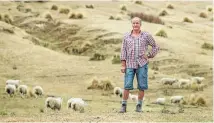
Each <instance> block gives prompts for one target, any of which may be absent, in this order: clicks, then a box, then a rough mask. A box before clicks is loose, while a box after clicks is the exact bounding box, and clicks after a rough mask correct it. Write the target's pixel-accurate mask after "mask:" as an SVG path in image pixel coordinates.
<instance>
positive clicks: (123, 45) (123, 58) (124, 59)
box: [120, 37, 127, 61]
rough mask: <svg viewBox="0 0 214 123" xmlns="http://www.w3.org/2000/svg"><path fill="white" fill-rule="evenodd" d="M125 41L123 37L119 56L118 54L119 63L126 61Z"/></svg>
mask: <svg viewBox="0 0 214 123" xmlns="http://www.w3.org/2000/svg"><path fill="white" fill-rule="evenodd" d="M126 54H127V52H126V39H125V37H124V38H123V41H122V46H121V54H120V60H121V61H126Z"/></svg>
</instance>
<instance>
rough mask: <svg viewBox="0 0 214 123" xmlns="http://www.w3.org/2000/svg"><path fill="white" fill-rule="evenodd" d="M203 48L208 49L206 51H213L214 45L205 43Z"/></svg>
mask: <svg viewBox="0 0 214 123" xmlns="http://www.w3.org/2000/svg"><path fill="white" fill-rule="evenodd" d="M201 48H203V49H206V50H213V44H209V43H206V42H205V43H203V44H202V46H201Z"/></svg>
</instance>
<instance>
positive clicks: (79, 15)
mask: <svg viewBox="0 0 214 123" xmlns="http://www.w3.org/2000/svg"><path fill="white" fill-rule="evenodd" d="M69 19H83V14H82V13H71V14H70V15H69Z"/></svg>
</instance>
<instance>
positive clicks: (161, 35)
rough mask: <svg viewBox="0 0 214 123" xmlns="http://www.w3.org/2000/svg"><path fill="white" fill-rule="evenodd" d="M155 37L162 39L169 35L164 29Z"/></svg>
mask: <svg viewBox="0 0 214 123" xmlns="http://www.w3.org/2000/svg"><path fill="white" fill-rule="evenodd" d="M155 35H156V36H160V37H164V38H167V37H168V36H167V33H166V32H165V31H164V30H163V29H161V30H159V31H158V32H157V33H156V34H155Z"/></svg>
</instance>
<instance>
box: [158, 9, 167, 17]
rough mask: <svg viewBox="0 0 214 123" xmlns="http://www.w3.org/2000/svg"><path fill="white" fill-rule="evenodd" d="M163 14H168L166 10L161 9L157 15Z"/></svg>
mask: <svg viewBox="0 0 214 123" xmlns="http://www.w3.org/2000/svg"><path fill="white" fill-rule="evenodd" d="M165 15H168V12H167V11H166V10H162V11H161V12H160V13H159V16H165Z"/></svg>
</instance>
